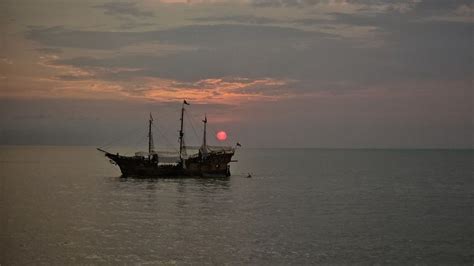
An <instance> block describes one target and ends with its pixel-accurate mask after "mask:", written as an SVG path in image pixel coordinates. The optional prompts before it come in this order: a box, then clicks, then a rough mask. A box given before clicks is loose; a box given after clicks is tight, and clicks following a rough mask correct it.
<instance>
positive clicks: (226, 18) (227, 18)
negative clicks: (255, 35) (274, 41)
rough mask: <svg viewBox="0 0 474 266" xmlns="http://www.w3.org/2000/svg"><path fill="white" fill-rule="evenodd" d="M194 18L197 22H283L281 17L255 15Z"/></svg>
mask: <svg viewBox="0 0 474 266" xmlns="http://www.w3.org/2000/svg"><path fill="white" fill-rule="evenodd" d="M192 20H193V21H196V22H235V23H244V24H270V23H281V22H282V20H280V19H273V18H267V17H260V16H254V15H233V16H212V17H199V18H193V19H192Z"/></svg>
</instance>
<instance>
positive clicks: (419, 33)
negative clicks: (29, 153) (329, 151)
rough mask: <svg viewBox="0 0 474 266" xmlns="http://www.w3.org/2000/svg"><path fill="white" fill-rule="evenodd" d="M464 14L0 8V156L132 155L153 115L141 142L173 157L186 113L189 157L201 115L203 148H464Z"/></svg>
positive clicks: (461, 5)
mask: <svg viewBox="0 0 474 266" xmlns="http://www.w3.org/2000/svg"><path fill="white" fill-rule="evenodd" d="M473 8H474V4H473V2H472V1H471V0H430V1H427V0H406V1H404V0H400V1H381V0H161V1H160V0H129V1H110V0H105V1H102V0H84V1H74V0H47V1H46V0H3V1H1V2H0V10H1V11H0V12H1V16H0V30H1V33H0V34H1V42H0V144H4V145H91V146H94V145H95V146H100V145H104V144H106V143H110V142H113V140H114V139H117V138H118V139H119V141H118V142H119V143H120V144H124V143H125V141H124V140H123V139H130V141H131V142H134V143H140V141H141V139H140V138H141V136H142V135H143V134H145V133H143V132H146V125H147V119H148V116H149V113H150V112H151V113H152V114H153V116H154V118H155V120H154V121H155V126H156V130H157V132H155V143H157V144H158V145H159V146H160V145H161V146H176V145H177V130H178V128H179V121H178V119H179V110H180V108H181V102H182V100H183V99H186V100H187V101H188V102H189V103H190V105H189V106H187V115H186V117H185V120H186V121H187V124H186V133H187V135H186V137H187V138H188V139H187V142H188V143H191V144H196V145H197V144H199V142H200V140H201V138H202V133H201V131H202V124H201V122H200V121H201V119H202V118H203V117H204V115H205V114H206V115H207V117H208V120H209V128H210V130H209V131H210V135H211V137H210V140H211V144H219V142H218V141H217V140H216V139H215V137H213V136H212V135H213V134H214V133H215V132H217V131H219V130H224V131H226V132H227V134H228V136H229V138H228V141H227V143H226V144H228V145H232V144H233V143H235V142H240V143H241V144H242V145H243V147H257V148H260V147H262V148H271V147H296V148H304V147H314V148H318V147H319V148H473V146H474V145H473V124H474V118H473V110H472V106H473V101H474V98H473V83H472V82H473V65H472V62H473V22H474V19H473V16H472V11H473ZM130 132H132V133H130ZM133 132H138V133H133ZM137 138H138V142H137V140H136V139H137ZM122 142H123V143H122Z"/></svg>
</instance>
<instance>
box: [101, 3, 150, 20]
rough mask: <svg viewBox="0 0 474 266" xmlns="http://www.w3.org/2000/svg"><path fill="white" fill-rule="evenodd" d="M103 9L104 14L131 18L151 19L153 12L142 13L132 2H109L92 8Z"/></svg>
mask: <svg viewBox="0 0 474 266" xmlns="http://www.w3.org/2000/svg"><path fill="white" fill-rule="evenodd" d="M94 7H96V8H99V9H103V10H104V13H105V14H107V15H113V16H132V17H153V12H151V11H143V10H140V9H139V8H138V7H137V4H136V3H132V2H109V3H105V4H102V5H97V6H94Z"/></svg>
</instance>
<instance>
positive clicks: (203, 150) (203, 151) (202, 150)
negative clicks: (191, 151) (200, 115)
mask: <svg viewBox="0 0 474 266" xmlns="http://www.w3.org/2000/svg"><path fill="white" fill-rule="evenodd" d="M202 122H203V123H204V134H203V137H202V146H201V148H200V149H199V151H200V153H201V155H202V156H203V158H205V157H207V115H205V116H204V120H202Z"/></svg>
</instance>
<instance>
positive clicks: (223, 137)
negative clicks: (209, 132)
mask: <svg viewBox="0 0 474 266" xmlns="http://www.w3.org/2000/svg"><path fill="white" fill-rule="evenodd" d="M216 138H217V139H218V140H220V141H224V140H226V139H227V133H225V131H223V130H221V131H219V132H217V134H216Z"/></svg>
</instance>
